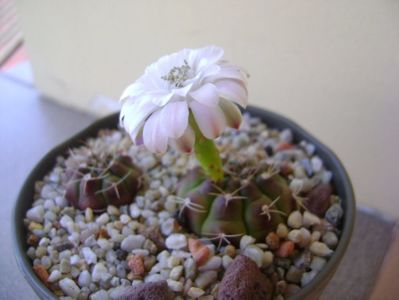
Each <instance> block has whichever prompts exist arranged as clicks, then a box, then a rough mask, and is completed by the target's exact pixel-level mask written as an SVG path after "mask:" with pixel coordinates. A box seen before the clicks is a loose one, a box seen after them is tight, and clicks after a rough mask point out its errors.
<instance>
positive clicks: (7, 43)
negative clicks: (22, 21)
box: [0, 0, 22, 65]
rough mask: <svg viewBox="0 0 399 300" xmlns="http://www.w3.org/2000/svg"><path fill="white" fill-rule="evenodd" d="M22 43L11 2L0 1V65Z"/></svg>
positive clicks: (7, 0)
mask: <svg viewBox="0 0 399 300" xmlns="http://www.w3.org/2000/svg"><path fill="white" fill-rule="evenodd" d="M21 43H22V34H21V30H20V27H19V24H18V18H17V11H16V8H15V4H14V1H13V0H0V65H2V64H3V63H4V62H5V61H6V60H7V59H8V58H9V57H10V55H12V53H13V52H14V51H15V50H16V49H17V48H18V46H19V45H20V44H21Z"/></svg>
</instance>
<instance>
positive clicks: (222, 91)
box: [214, 79, 248, 108]
mask: <svg viewBox="0 0 399 300" xmlns="http://www.w3.org/2000/svg"><path fill="white" fill-rule="evenodd" d="M214 84H215V86H216V88H217V90H218V92H219V95H220V96H222V97H223V98H225V99H227V100H230V101H233V102H235V103H237V104H239V105H240V106H241V107H244V108H245V107H246V106H247V104H248V91H247V88H246V87H245V85H244V83H243V82H240V81H238V80H232V79H222V80H218V81H216V82H215V83H214Z"/></svg>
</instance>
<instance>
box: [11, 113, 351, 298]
mask: <svg viewBox="0 0 399 300" xmlns="http://www.w3.org/2000/svg"><path fill="white" fill-rule="evenodd" d="M245 112H248V113H249V114H250V115H251V116H254V117H258V118H260V119H261V120H262V121H263V122H265V123H266V124H267V126H268V127H271V128H278V129H284V128H289V129H291V130H292V132H293V135H294V139H295V138H297V137H298V136H299V137H300V139H301V140H302V139H304V140H306V141H308V142H310V143H312V144H314V145H315V146H316V152H317V154H318V155H319V156H320V157H321V158H322V160H323V162H324V163H326V165H327V168H328V169H329V170H331V171H332V173H333V181H334V183H335V184H336V185H339V186H340V191H339V196H340V197H341V199H342V200H343V205H344V218H343V225H342V231H341V236H340V239H339V243H338V246H337V248H336V249H335V250H334V254H333V255H332V257H331V258H330V259H329V260H328V261H327V263H326V265H325V266H324V267H323V268H322V269H321V271H320V272H319V273H318V274H317V275H316V277H315V278H314V279H313V280H312V281H311V282H310V283H309V284H308V285H306V286H305V287H303V288H301V290H300V291H299V292H298V293H297V294H295V295H293V296H292V297H290V298H289V299H290V300H299V299H304V298H305V297H306V296H307V295H310V294H311V293H315V292H317V291H319V292H321V291H322V290H321V288H322V287H323V285H325V284H326V283H327V282H328V280H329V278H330V277H331V276H332V275H333V274H334V272H335V270H336V268H337V267H338V265H339V262H340V261H341V259H342V257H343V255H344V254H345V251H346V249H347V247H348V245H349V242H350V237H351V235H352V232H353V227H354V223H355V215H356V205H355V195H354V192H353V187H352V184H351V181H350V178H349V176H348V174H347V172H346V170H345V168H344V166H343V164H342V162H341V161H340V160H339V159H338V157H337V156H336V155H335V153H334V152H333V151H332V150H331V149H329V148H328V147H327V146H325V145H324V144H323V143H321V142H320V141H319V140H318V139H317V138H315V137H314V136H313V135H311V134H310V133H308V132H307V131H306V130H304V129H303V128H302V127H301V126H299V125H298V124H297V123H295V122H293V121H292V120H290V119H288V118H286V117H284V116H282V115H280V114H277V113H275V112H271V111H269V110H266V109H261V108H258V107H255V106H248V108H247V109H246V110H245ZM118 114H119V113H114V114H111V115H109V116H106V117H103V118H100V119H98V120H97V121H95V122H94V123H92V124H91V125H89V126H88V127H86V128H84V129H83V130H81V131H80V132H78V133H77V134H75V135H73V136H72V137H70V138H68V139H67V140H65V141H64V142H63V143H61V144H59V145H57V146H56V147H54V148H53V149H52V150H50V151H49V152H48V153H47V154H46V155H45V156H44V157H43V158H42V159H41V160H40V161H39V162H38V163H37V164H36V165H35V167H34V168H33V170H32V171H31V172H30V174H29V175H28V177H27V179H26V180H25V182H24V184H23V186H22V188H21V190H20V192H19V195H18V197H17V201H16V203H15V205H14V209H13V225H14V226H12V236H13V244H14V248H15V253H14V255H15V259H16V261H17V265H18V267H19V269H20V270H21V272H22V274H23V276H24V277H25V279H26V281H28V283H29V284H30V285H31V287H32V288H33V289H34V291H35V292H36V294H37V295H38V296H39V297H40V298H41V299H58V298H57V297H56V296H55V294H54V293H53V292H52V291H51V290H50V289H48V288H47V287H46V286H45V285H44V283H43V282H42V281H40V279H39V278H38V277H37V276H36V274H35V272H34V271H33V266H32V263H31V261H30V259H29V258H28V256H27V254H26V250H27V248H28V246H27V244H26V229H25V226H24V224H23V219H24V217H25V213H26V211H27V209H28V208H29V207H30V205H31V204H32V202H33V193H34V184H35V182H36V181H37V180H40V179H41V178H43V177H44V175H45V174H46V173H48V172H49V171H50V170H51V168H53V167H54V165H55V162H56V158H57V157H58V156H60V155H63V154H64V153H65V151H66V150H67V149H69V148H71V147H76V146H79V145H81V142H82V141H83V140H85V139H87V138H89V137H94V136H96V135H97V133H98V131H99V130H100V129H106V128H109V129H112V128H116V127H117V120H118Z"/></svg>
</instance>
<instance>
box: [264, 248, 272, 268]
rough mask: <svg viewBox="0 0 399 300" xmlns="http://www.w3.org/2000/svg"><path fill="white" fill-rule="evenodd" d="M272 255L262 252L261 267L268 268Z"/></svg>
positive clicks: (268, 252)
mask: <svg viewBox="0 0 399 300" xmlns="http://www.w3.org/2000/svg"><path fill="white" fill-rule="evenodd" d="M273 259H274V255H273V253H272V252H271V251H265V252H263V257H262V266H263V267H268V266H270V265H271V264H272V263H273Z"/></svg>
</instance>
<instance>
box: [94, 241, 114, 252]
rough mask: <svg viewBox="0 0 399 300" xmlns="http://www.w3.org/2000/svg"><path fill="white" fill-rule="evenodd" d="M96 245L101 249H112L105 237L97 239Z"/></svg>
mask: <svg viewBox="0 0 399 300" xmlns="http://www.w3.org/2000/svg"><path fill="white" fill-rule="evenodd" d="M97 245H98V246H99V247H100V248H101V249H102V250H105V251H107V250H111V249H112V243H111V242H110V241H108V240H106V239H98V240H97Z"/></svg>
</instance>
